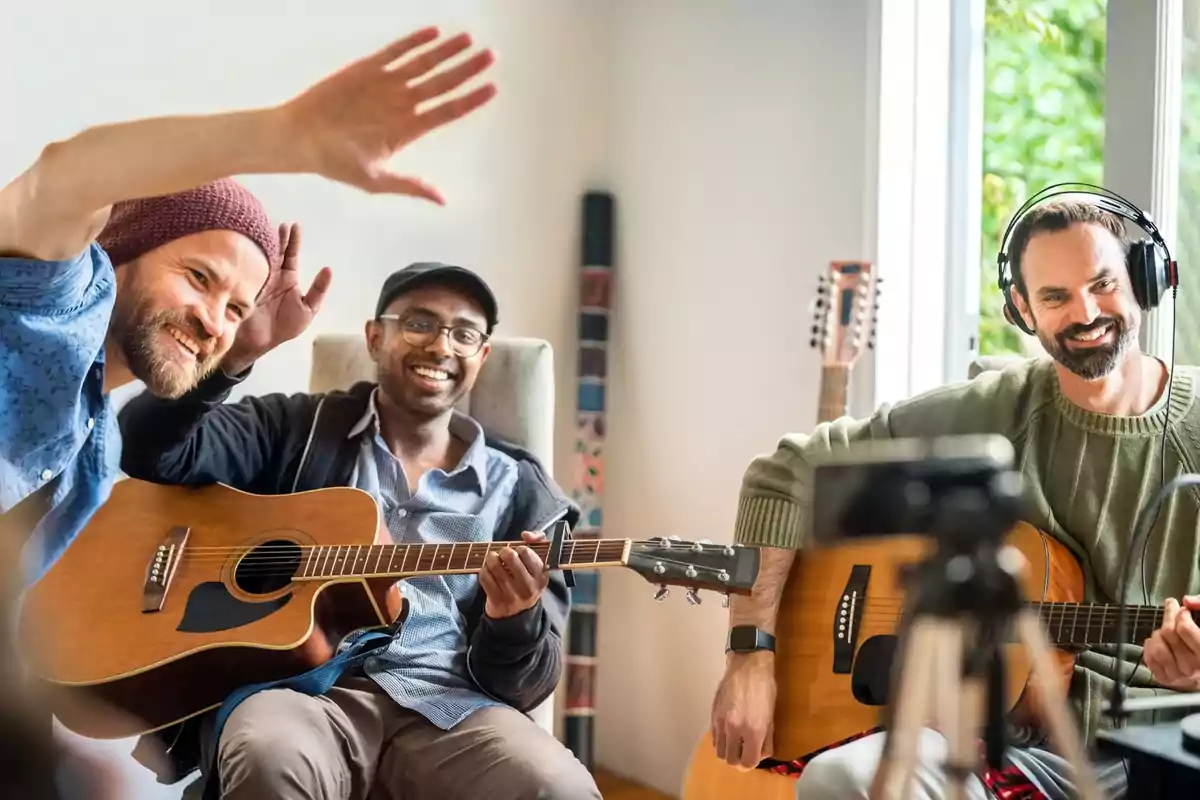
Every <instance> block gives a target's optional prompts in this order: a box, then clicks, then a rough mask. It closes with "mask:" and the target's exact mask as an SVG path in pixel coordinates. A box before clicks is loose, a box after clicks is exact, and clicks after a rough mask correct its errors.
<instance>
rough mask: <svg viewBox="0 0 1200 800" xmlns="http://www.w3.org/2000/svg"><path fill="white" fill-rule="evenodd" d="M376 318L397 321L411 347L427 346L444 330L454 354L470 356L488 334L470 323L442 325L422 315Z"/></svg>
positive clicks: (382, 316) (477, 349)
mask: <svg viewBox="0 0 1200 800" xmlns="http://www.w3.org/2000/svg"><path fill="white" fill-rule="evenodd" d="M376 319H386V320H390V321H392V322H396V323H399V325H400V335H401V336H403V337H404V341H406V342H408V343H409V344H411V345H412V346H413V347H429V345H431V344H433V343H434V342H435V341H437V338H438V337H439V336H441V335H442V331H445V332H446V333H447V334H448V335H449V340H450V349H451V350H452V351H453V352H454V354H455V355H456V356H460V357H462V358H470V357H471V356H473V355H475V354H476V353H478V352H479V351H480V349H481V348H482V347H483V343H484V342H486V341H487V340H488V335H487V334H486V333H484V332H483V331H481V330H479V329H478V328H472V327H471V326H470V325H443V324H441V323H440V322H438V321H437V320H436V319H432V318H430V317H424V316H408V317H402V316H400V315H399V314H380V315H379V316H378V317H376Z"/></svg>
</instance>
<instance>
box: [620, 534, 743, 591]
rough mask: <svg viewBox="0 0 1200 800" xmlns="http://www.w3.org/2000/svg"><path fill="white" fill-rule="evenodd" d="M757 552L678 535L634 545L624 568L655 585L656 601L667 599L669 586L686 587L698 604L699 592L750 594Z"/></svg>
mask: <svg viewBox="0 0 1200 800" xmlns="http://www.w3.org/2000/svg"><path fill="white" fill-rule="evenodd" d="M758 562H759V550H758V548H757V547H745V546H743V545H740V544H713V543H712V542H710V541H708V540H707V539H702V540H700V541H698V542H688V541H683V540H681V539H680V538H679V537H678V536H671V537H660V538H658V539H647V540H645V541H639V542H633V545H632V547H631V548H630V551H629V558H628V560H627V561H626V566H628V567H629V568H630V569H632V570H633V571H634V572H636V573H638V574H639V575H641V576H642V577H643V578H645V579H646V580H648V581H650V582H651V583H656V584H658V591H657V592H656V593H655V595H654V599H655V600H662V599H664V598H665V597H666V596H667V591H668V589H667V587H668V586H686V587H688V591H687V599H688V602H689V603H691V604H692V605H699V604H700V595H699V594H698V593H697V592H698V590H700V589H712V590H713V591H717V592H721V593H722V594H724V595H726V597H725V598H724V602H725V603H726V604H728V602H729V598H728V595H730V594H750V590H751V589H753V588H754V581H755V579H756V578H757V577H758Z"/></svg>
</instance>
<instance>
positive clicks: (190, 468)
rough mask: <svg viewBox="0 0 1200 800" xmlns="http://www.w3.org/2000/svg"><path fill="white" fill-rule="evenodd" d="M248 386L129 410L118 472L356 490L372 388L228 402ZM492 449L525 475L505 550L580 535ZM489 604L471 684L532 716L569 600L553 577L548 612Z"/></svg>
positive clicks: (539, 477) (474, 614)
mask: <svg viewBox="0 0 1200 800" xmlns="http://www.w3.org/2000/svg"><path fill="white" fill-rule="evenodd" d="M247 374H248V373H247ZM244 377H245V375H242V376H239V377H238V378H230V377H228V376H226V375H224V374H223V373H222V372H221V371H220V370H218V371H217V372H216V373H215V374H214V375H212V376H210V377H209V378H207V379H206V380H205V381H204V382H202V383H201V385H200V386H198V387H197V388H196V389H194V390H193V391H192V392H190V393H188V394H187V395H185V396H184V397H182V398H179V399H178V400H163V399H161V398H157V397H154V396H153V395H151V394H150V393H148V392H143V393H142V394H141V395H139V396H138V397H136V398H134V399H133V400H131V401H130V402H129V403H128V404H126V406H125V407H124V408H122V409H121V412H120V415H119V420H120V426H121V434H122V438H123V440H124V441H123V449H122V455H121V469H122V470H123V471H124V472H125V473H126V474H127V475H129V476H130V477H132V478H139V479H142V480H148V481H154V482H158V483H168V484H175V485H188V486H195V485H205V484H211V483H224V484H226V485H228V486H232V487H234V488H236V489H241V490H243V491H247V492H253V493H256V494H287V493H290V492H297V491H307V490H310V489H320V488H325V487H330V486H346V485H349V480H350V476H351V474H352V471H353V468H354V464H355V460H356V459H357V457H358V452H359V447H360V444H361V442H360V438H359V437H357V436H356V437H353V438H350V437H349V432H350V429H351V428H352V427H353V426H354V424H355V423H356V422H358V421H359V419H361V418H362V416H363V414H365V413H366V410H367V401H368V398H369V396H370V394H371V391H372V390H373V389H374V387H375V384H374V383H369V382H361V383H357V384H355V385H354V386H352V387H351V388H350V389H349V390H348V391H344V392H343V391H335V392H327V393H321V394H307V393H297V394H291V395H287V394H283V393H276V394H268V395H264V396H262V397H245V398H242V399H241V400H240V401H238V402H236V403H227V402H225V401H226V399H227V398H228V396H229V393H230V391H231V390H232V388H233V387H234V386H236V385H237V384H238V383H239V382H240V381H241V380H242V379H244ZM485 439H486V441H487V444H488V445H489V446H491V447H494V448H496V449H497V450H500V451H501V452H504V453H506V454H507V455H509V456H511V457H512V458H513V459H514V460H516V462H517V465H518V474H519V477H518V480H517V488H516V491H515V494H514V497H513V505H514V507H513V513H512V515H511V523H510V525H509V527H508V529H507V530H505V531H503V532H502V534H501V535H499V536H498V537H497V539H498V540H504V541H508V540H511V541H520V539H521V532H522V531H540V530H544V529H546V528H547V527H548V526H550V525H551V524H552V523H553V522H555V521H557V520H559V519H565V520H566V521H567V523H568V524H569V525H570V526H571V528H574V527H575V526H576V524H577V523H578V521H579V515H580V511H579V508H578V506H576V505H575V504H574V503H572V502H571V500H569V499H568V498H567V497H566V495H565V494H564V493H563V492H562V490H561V489H560V488H559V487H558V486H557V485H556V484H555V483H554V481H553V479H551V478H550V476H549V475H548V474H547V473H546V470H545V468H544V467H543V466H542V464H541V462H540V461H538V459H537V458H536V457H534V456H533V454H531V453H529V452H528V451H526V450H524V449H522V448H520V447H517V446H516V445H513V444H511V443H509V442H505V441H502V440H500V439H497V438H496V437H494V436H491V435H490V434H488V433H487V432H485ZM484 601H485V597H484V594H483V590H482V589H480V590H479V592H478V593H477V595H476V597H475V600H474V601H473V603H472V605H471V607H470V609H469V612H468V613H467V615H466V617H467V625H468V636H469V638H470V645H471V648H470V656H469V666H470V671H471V675H472V677H473V678H474V679H475V681H477V682H478V684H479V686H480V688H482V689H483V690H484V691H486V692H487V693H488V694H491V695H492V696H494V697H496V698H498V699H501V700H503V701H505V702H506V703H508V704H509V705H511V706H513V707H514V708H516V709H518V710H520V711H525V712H528V711H530V710H531V709H533V708H534V707H536V706H537V705H538V704H540V703H541V702H542V701H543V700H545V699H546V698H547V697H548V696H549V695H550V694H551V692H553V691H554V689H555V687H556V686H557V684H558V681H559V678H560V676H561V674H562V653H563V636H564V631H565V627H566V620H567V613H568V611H569V608H570V592H569V590H568V588H567V585H566V582H565V580H564V578H563V575H562V573H561V572H559V571H555V572H552V573H551V576H550V584H549V586H548V587H547V589H546V591H545V592H544V593H543V595H542V599H541V602H539V603H538V604H537V605H535V606H534V607H533V608H531V609H529V610H528V611H526V612H523V613H522V614H518V615H517V616H515V617H510V618H508V619H501V620H492V619H489V618H487V617H486V616H485V615H484V614H483V608H484Z"/></svg>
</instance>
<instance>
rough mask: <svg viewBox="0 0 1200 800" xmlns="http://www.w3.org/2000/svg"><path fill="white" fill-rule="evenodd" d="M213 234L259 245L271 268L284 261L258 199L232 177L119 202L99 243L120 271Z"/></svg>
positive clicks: (101, 234)
mask: <svg viewBox="0 0 1200 800" xmlns="http://www.w3.org/2000/svg"><path fill="white" fill-rule="evenodd" d="M209 230H230V231H236V232H237V233H240V234H242V235H244V236H246V237H247V238H249V239H250V240H251V241H253V242H254V243H255V244H257V245H258V246H259V249H261V250H262V251H263V253H264V254H265V255H266V257H267V262H268V264H269V265H270V266H271V268H274V267H275V266H276V263H277V262H278V261H279V232H278V231H277V230H275V228H274V227H272V225H271V220H270V219H269V218H268V217H267V212H266V210H265V209H263V206H262V203H260V202H259V201H258V198H256V197H255V196H254V195H252V194H250V192H249V191H248V190H247V189H246V188H245V187H244V186H242V185H241V184H240V183H238V182H237V181H235V180H233V179H232V178H222V179H221V180H219V181H214V182H212V183H206V184H204V185H203V186H197V187H196V188H195V189H188V190H187V191H184V192H179V193H178V194H168V195H163V196H161V197H146V198H142V199H139V200H127V201H124V202H121V203H116V204H115V205H114V206H113V209H112V215H111V216H110V217H109V220H108V224H107V225H106V226H105V227H104V230H103V231H101V232H100V236H99V237H98V239H97V241H98V242H99V244H100V246H101V247H103V248H104V250H105V252H107V253H108V257H109V259H110V260H111V261H112V264H113V266H114V267H119V266H121V265H122V264H128V263H129V262H130V261H133V260H134V259H135V258H138V257H139V256H141V255H142V254H144V253H147V252H149V251H151V250H153V249H154V248H156V247H161V246H162V245H164V244H166V243H167V242H173V241H175V240H176V239H181V238H183V237H184V236H188V235H190V234H193V233H200V232H202V231H209Z"/></svg>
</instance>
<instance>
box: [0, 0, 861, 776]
mask: <svg viewBox="0 0 1200 800" xmlns="http://www.w3.org/2000/svg"><path fill="white" fill-rule="evenodd" d="M64 6H69V8H64ZM873 7H874V2H873V0H841V1H840V2H827V0H774V2H766V1H765V0H763V1H762V2H756V3H730V2H718V0H708V2H700V0H691V2H684V1H683V0H637V2H632V1H629V0H627V1H625V2H619V3H618V2H611V3H606V2H596V1H595V0H504V2H503V4H502V7H501V3H500V0H492V2H483V1H482V0H477V1H476V2H462V1H460V2H450V0H438V2H436V3H435V2H422V3H416V2H409V3H396V2H387V1H385V0H369V1H368V0H360V2H358V3H354V4H348V3H340V4H333V5H331V4H328V3H319V2H316V0H303V1H301V0H293V1H292V2H288V3H286V4H285V3H282V2H277V3H271V4H256V3H249V2H246V1H245V0H236V1H235V0H210V2H209V3H207V4H206V5H205V8H204V10H203V12H201V11H200V10H199V9H198V7H188V8H187V9H183V8H181V7H180V8H176V6H174V5H171V4H161V3H151V2H149V1H148V0H110V2H108V3H106V4H103V5H102V6H101V5H96V4H93V3H84V2H82V0H75V1H74V2H72V3H70V4H65V3H57V4H54V6H53V9H51V7H50V6H47V5H37V4H17V5H16V6H14V7H13V8H12V9H6V11H5V17H6V19H5V41H6V45H5V47H3V48H0V72H2V73H3V74H5V75H8V76H10V78H11V77H12V76H21V77H19V78H17V79H10V80H6V81H3V82H0V108H4V109H5V113H6V117H7V119H9V120H17V121H18V123H17V124H4V125H0V176H3V177H4V178H7V177H8V176H11V175H14V174H16V173H17V172H19V171H20V170H21V169H23V168H24V167H25V165H26V164H28V163H29V161H30V160H31V159H33V158H34V157H35V156H36V155H37V152H38V150H39V148H40V147H41V146H42V144H44V143H45V142H47V141H49V140H51V139H54V138H58V137H63V136H68V135H70V134H71V133H73V132H75V131H77V130H79V129H80V128H82V127H84V126H86V125H90V124H95V123H97V122H101V121H107V120H115V119H122V118H129V117H135V116H143V115H148V114H161V113H176V112H204V111H216V110H221V109H227V108H232V107H242V106H251V105H257V104H262V103H269V102H275V101H277V100H280V99H282V98H284V97H287V96H289V95H290V94H292V93H293V92H296V91H298V90H300V89H301V88H303V87H304V86H306V85H307V84H308V83H310V82H311V81H313V80H315V79H317V78H319V77H320V76H322V75H323V74H325V73H327V72H328V71H330V70H331V69H334V68H336V67H337V66H339V65H341V64H342V63H343V62H344V61H346V60H347V59H350V58H352V57H356V56H358V55H360V54H362V53H364V52H365V51H367V50H369V49H372V48H374V47H375V46H377V45H380V44H382V43H383V42H384V41H386V40H387V39H389V38H390V37H392V36H395V35H400V34H402V33H404V32H406V31H407V30H409V29H411V28H413V27H416V26H417V25H421V24H425V23H427V22H429V21H436V22H438V23H439V24H444V26H445V27H446V28H448V29H451V28H458V27H461V28H466V29H468V30H470V31H472V32H473V33H474V34H476V35H477V37H478V39H479V40H481V41H483V42H486V43H488V44H490V45H493V46H495V48H496V49H497V51H498V55H499V62H498V65H497V67H496V69H495V73H496V75H495V77H496V79H497V80H498V81H499V82H500V96H499V97H498V98H497V99H496V100H495V101H494V103H493V106H492V107H491V108H488V109H487V110H485V111H483V112H481V113H479V114H478V115H477V116H476V117H475V118H473V119H471V120H470V121H468V122H466V123H464V124H461V125H459V126H456V127H454V128H453V129H450V130H447V131H443V132H440V133H438V134H437V135H436V136H435V137H434V138H432V139H430V140H428V141H426V142H423V143H421V144H420V145H418V146H417V147H415V148H413V150H412V151H411V152H410V154H409V155H408V156H407V157H406V158H405V159H404V163H406V164H407V165H411V167H412V169H413V171H414V172H419V174H421V175H422V176H423V177H425V178H427V179H429V180H431V181H433V182H434V183H435V184H436V185H438V186H439V187H441V188H442V189H443V190H444V193H445V195H446V197H447V199H448V202H449V206H448V207H447V208H444V209H438V208H434V207H430V206H425V205H421V204H419V203H417V202H415V201H409V200H405V199H386V198H371V197H367V196H364V195H361V194H358V193H356V192H354V191H353V190H349V189H343V188H341V187H338V186H334V185H330V184H326V183H323V182H320V181H318V180H315V179H309V178H292V177H287V178H274V177H255V178H251V179H248V180H247V183H249V184H250V185H251V186H252V187H253V188H255V189H256V190H258V191H259V192H260V194H261V196H262V197H263V199H264V200H265V201H266V202H267V204H268V206H269V208H270V209H271V211H272V213H273V214H274V215H276V216H277V217H278V218H281V219H298V220H300V221H301V222H302V223H305V224H306V225H307V228H306V231H305V242H306V245H307V246H306V254H305V269H306V270H307V273H308V274H309V275H311V274H312V273H313V272H315V271H316V269H317V268H318V267H320V266H322V265H330V266H331V267H333V269H334V273H335V277H334V285H333V289H332V292H331V294H330V296H329V298H328V300H327V304H326V307H325V309H324V311H323V313H322V314H321V316H320V317H319V318H318V321H317V322H316V323H315V325H314V330H313V332H312V333H319V332H322V331H347V330H348V331H358V330H361V326H362V321H363V320H364V319H365V318H366V316H367V315H368V314H369V313H370V311H371V309H372V307H373V303H374V297H375V294H376V292H377V289H378V286H379V284H380V282H381V281H382V280H383V278H384V276H386V275H387V274H388V272H390V271H391V270H392V269H395V268H398V267H399V266H402V265H403V264H405V263H407V262H409V261H412V260H416V259H431V258H432V259H441V260H450V261H459V262H461V263H465V264H469V265H471V266H474V267H476V268H478V269H479V270H480V271H482V272H483V273H484V274H485V275H486V276H487V277H488V278H489V279H490V280H491V281H492V282H493V284H494V286H495V288H496V290H497V293H498V295H499V298H500V304H501V315H502V331H503V332H505V333H510V334H515V335H527V336H540V337H543V338H545V339H547V340H549V341H550V342H551V343H552V344H553V346H554V347H555V351H556V359H557V365H558V374H559V382H558V389H559V405H558V407H559V412H560V418H559V425H558V431H559V435H560V440H559V446H558V448H557V451H558V459H557V463H556V472H557V474H558V478H559V480H560V481H562V482H563V483H564V484H567V485H569V483H570V481H571V479H572V476H571V472H570V468H571V462H570V460H569V454H570V451H571V445H572V436H573V430H572V429H573V426H572V414H573V410H574V386H575V331H574V328H575V313H576V312H575V304H576V296H577V289H576V286H577V283H576V281H577V278H576V271H577V267H578V265H577V261H578V255H577V239H578V217H579V209H578V200H579V196H580V194H581V193H582V192H583V191H584V190H585V189H587V188H590V187H591V186H602V187H610V188H612V189H613V190H614V191H615V192H616V195H617V203H618V209H619V222H618V229H617V238H618V248H619V250H618V259H619V261H618V265H617V278H616V297H615V308H614V319H613V332H612V336H613V342H612V347H613V357H612V359H611V363H610V376H611V377H610V387H611V388H610V398H611V400H610V403H611V413H610V423H609V431H610V440H609V445H608V448H607V464H606V468H607V475H606V486H607V492H608V493H607V496H606V500H605V505H606V514H605V520H606V531H605V533H606V535H608V536H628V537H645V536H653V535H660V534H679V535H680V536H682V537H684V538H709V539H712V540H714V541H723V540H728V539H729V538H730V536H731V531H732V525H733V518H734V510H735V503H736V497H737V489H738V485H739V482H740V479H741V475H742V471H743V470H744V468H745V465H746V463H747V461H748V460H749V459H750V458H752V457H753V456H754V455H755V454H757V453H760V452H764V451H767V450H770V449H772V448H773V447H774V444H775V441H776V440H777V438H778V437H779V435H780V434H782V433H783V432H785V431H789V430H796V429H804V428H807V427H809V426H811V424H812V423H813V421H814V418H815V414H816V392H817V379H818V376H819V360H818V358H817V356H816V354H815V353H814V352H813V351H811V350H809V349H808V347H807V335H806V330H807V326H808V321H809V313H810V312H809V309H808V303H809V301H810V299H811V298H812V297H813V291H814V288H815V283H816V277H815V276H816V274H817V271H818V270H820V269H822V268H824V267H825V266H826V265H827V264H828V262H829V261H830V260H833V259H855V258H871V257H872V247H873V244H872V243H873V241H874V236H875V230H874V227H873V226H874V215H875V213H876V212H875V188H874V186H875V174H874V159H875V153H876V148H877V138H876V137H877V133H876V131H877V121H876V117H875V115H876V113H877V109H876V107H875V105H874V104H875V98H874V97H873V96H872V95H871V88H872V87H873V86H874V85H875V83H874V81H875V76H874V75H873V74H871V65H872V64H874V63H875V60H876V59H877V57H878V53H877V49H878V48H877V42H876V41H875V37H876V35H877V31H876V32H873V29H872V24H873V23H872V21H871V19H870V17H871V11H870V9H871V8H873ZM281 8H286V9H287V10H286V12H281V11H280V9H281ZM51 10H53V12H54V13H55V14H59V13H64V12H65V13H66V17H65V18H66V19H67V20H69V21H68V22H66V23H63V24H58V23H55V22H53V21H52V20H51ZM50 40H54V46H53V49H52V50H51V51H48V50H47V44H46V43H47V42H48V41H50ZM218 47H221V48H223V52H220V53H218ZM48 53H49V54H50V55H48ZM310 341H311V336H306V337H304V338H303V339H301V340H299V341H297V342H294V343H291V344H290V345H287V346H285V347H283V348H280V350H279V351H277V352H276V353H275V354H273V355H272V356H271V357H269V358H268V359H265V360H264V361H263V362H262V363H260V365H259V366H258V368H257V369H256V372H255V374H254V376H253V378H252V379H251V380H250V381H249V382H248V384H247V385H246V387H245V390H246V391H249V392H254V393H261V392H266V391H297V390H303V389H304V388H305V387H306V383H307V375H308V369H309V344H310ZM868 370H869V367H868V366H866V365H863V366H861V367H860V374H866V373H867V372H868ZM862 383H863V382H862V381H856V385H859V386H861V385H862ZM867 385H869V381H868V383H867ZM864 402H868V403H869V398H867V399H865V400H864V398H863V397H862V396H861V395H860V397H859V398H858V400H857V402H856V403H855V405H856V407H861V406H862V404H863V403H864ZM652 591H653V590H652V587H650V585H649V584H646V583H645V582H644V581H642V580H641V579H640V578H639V577H637V576H636V575H634V574H632V573H629V572H622V571H606V572H605V574H604V575H603V577H602V582H601V609H600V633H599V639H600V641H599V648H600V656H601V661H600V665H599V686H598V700H597V704H598V724H597V730H596V735H597V737H598V740H597V758H598V761H599V762H600V763H601V764H602V765H605V766H608V767H610V768H612V769H614V770H616V771H618V772H622V773H625V774H627V775H629V776H631V777H633V778H635V779H638V780H641V781H643V782H646V783H649V784H652V785H654V786H656V787H657V788H659V789H661V790H663V791H666V792H668V793H671V794H674V793H675V792H677V791H678V787H679V784H680V779H681V776H682V772H683V769H684V766H685V763H686V758H687V755H688V753H689V752H690V750H691V748H692V747H693V745H694V743H695V741H696V739H697V737H698V736H699V735H700V734H701V732H702V730H703V729H704V725H705V724H706V721H707V719H708V713H709V706H710V703H711V698H712V692H713V689H714V688H715V686H716V682H717V679H718V678H719V675H720V671H721V669H722V665H723V663H724V656H723V643H724V631H725V624H726V612H725V611H724V609H722V608H721V607H720V604H719V602H718V598H717V597H715V596H711V597H709V598H708V599H707V600H706V602H705V604H704V605H703V606H701V607H699V608H692V607H690V606H688V605H686V604H685V603H684V601H683V597H682V592H681V591H676V592H674V593H673V594H672V596H671V598H670V600H669V602H667V603H664V604H661V605H659V604H655V603H653V602H652V600H651V594H652ZM145 786H147V787H149V788H146V790H145V793H144V794H140V795H139V797H147V798H148V797H152V796H155V795H153V794H151V792H152V791H153V784H152V783H149V782H147V783H146V784H145Z"/></svg>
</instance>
